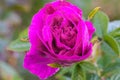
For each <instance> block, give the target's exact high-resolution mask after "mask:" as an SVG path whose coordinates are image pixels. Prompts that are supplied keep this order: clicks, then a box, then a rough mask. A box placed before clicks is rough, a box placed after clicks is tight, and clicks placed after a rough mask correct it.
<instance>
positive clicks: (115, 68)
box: [102, 62, 120, 76]
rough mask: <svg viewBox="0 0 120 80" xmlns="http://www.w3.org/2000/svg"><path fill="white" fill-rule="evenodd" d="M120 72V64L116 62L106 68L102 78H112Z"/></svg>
mask: <svg viewBox="0 0 120 80" xmlns="http://www.w3.org/2000/svg"><path fill="white" fill-rule="evenodd" d="M118 72H120V63H118V62H115V63H111V64H109V65H108V66H106V67H105V68H104V70H103V72H102V76H111V75H113V74H116V73H118Z"/></svg>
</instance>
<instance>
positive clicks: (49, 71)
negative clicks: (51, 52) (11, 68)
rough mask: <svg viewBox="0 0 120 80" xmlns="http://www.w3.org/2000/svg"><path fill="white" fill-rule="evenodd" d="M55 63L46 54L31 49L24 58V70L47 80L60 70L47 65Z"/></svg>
mask: <svg viewBox="0 0 120 80" xmlns="http://www.w3.org/2000/svg"><path fill="white" fill-rule="evenodd" d="M50 63H53V61H52V60H51V59H50V58H48V57H47V56H46V55H44V53H42V52H41V53H40V52H39V51H38V50H35V49H33V48H32V49H31V50H30V51H29V52H28V53H27V54H26V56H25V58H24V68H26V69H28V70H29V71H30V72H31V73H32V74H35V75H37V76H38V77H39V78H41V79H46V78H48V77H50V76H52V75H54V74H55V73H56V72H57V71H58V70H59V68H51V67H49V66H47V64H50Z"/></svg>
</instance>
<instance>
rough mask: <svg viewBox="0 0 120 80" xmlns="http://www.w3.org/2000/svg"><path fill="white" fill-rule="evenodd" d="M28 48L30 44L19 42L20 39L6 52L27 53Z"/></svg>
mask: <svg viewBox="0 0 120 80" xmlns="http://www.w3.org/2000/svg"><path fill="white" fill-rule="evenodd" d="M29 48H30V43H29V42H24V41H21V40H20V39H17V40H15V41H13V42H12V43H11V44H10V45H9V46H8V48H7V49H8V50H12V51H17V52H23V51H28V50H29Z"/></svg>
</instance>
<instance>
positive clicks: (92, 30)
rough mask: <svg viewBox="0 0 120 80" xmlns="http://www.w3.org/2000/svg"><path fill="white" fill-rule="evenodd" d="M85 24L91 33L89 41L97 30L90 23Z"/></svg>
mask: <svg viewBox="0 0 120 80" xmlns="http://www.w3.org/2000/svg"><path fill="white" fill-rule="evenodd" d="M85 24H86V25H87V28H88V32H89V39H91V38H92V35H93V33H94V32H95V28H94V26H93V24H92V23H91V22H90V21H86V22H85Z"/></svg>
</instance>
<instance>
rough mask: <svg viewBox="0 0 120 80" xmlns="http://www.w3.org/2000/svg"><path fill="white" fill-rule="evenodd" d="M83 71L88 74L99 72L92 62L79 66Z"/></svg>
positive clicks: (82, 63)
mask: <svg viewBox="0 0 120 80" xmlns="http://www.w3.org/2000/svg"><path fill="white" fill-rule="evenodd" d="M79 65H80V66H81V67H82V69H84V70H85V71H86V72H93V73H95V72H97V68H96V67H95V65H94V64H93V63H91V62H85V61H84V62H80V64H79Z"/></svg>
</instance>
